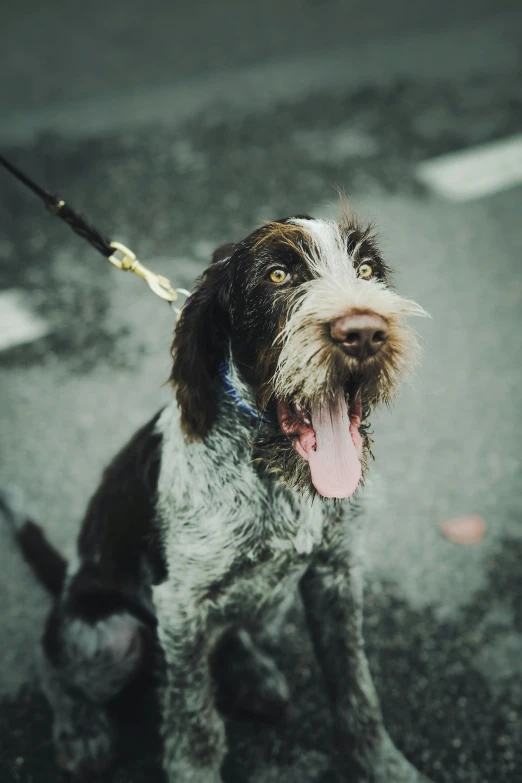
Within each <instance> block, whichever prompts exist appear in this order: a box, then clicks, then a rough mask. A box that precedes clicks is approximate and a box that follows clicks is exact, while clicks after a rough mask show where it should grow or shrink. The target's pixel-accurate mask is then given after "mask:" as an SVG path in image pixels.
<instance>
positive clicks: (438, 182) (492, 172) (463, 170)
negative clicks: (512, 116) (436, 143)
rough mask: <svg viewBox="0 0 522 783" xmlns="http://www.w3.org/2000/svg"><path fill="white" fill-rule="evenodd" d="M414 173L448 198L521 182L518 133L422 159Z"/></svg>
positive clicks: (473, 196)
mask: <svg viewBox="0 0 522 783" xmlns="http://www.w3.org/2000/svg"><path fill="white" fill-rule="evenodd" d="M416 176H417V178H418V179H419V180H420V181H421V182H423V183H424V184H425V185H427V186H428V187H429V188H431V189H432V190H434V191H435V192H436V193H439V194H440V195H442V196H444V197H445V198H448V199H451V200H452V201H470V200H472V199H476V198H482V197H483V196H489V195H491V194H493V193H497V192H498V191H501V190H506V189H507V188H511V187H513V186H515V185H522V134H517V135H516V136H510V137H508V138H506V139H500V140H498V141H491V142H488V143H487V144H481V145H480V146H478V147H473V148H471V149H467V150H462V151H461V152H452V153H450V154H449V155H441V156H440V157H438V158H433V159H432V160H427V161H424V163H420V164H419V165H418V166H417V167H416Z"/></svg>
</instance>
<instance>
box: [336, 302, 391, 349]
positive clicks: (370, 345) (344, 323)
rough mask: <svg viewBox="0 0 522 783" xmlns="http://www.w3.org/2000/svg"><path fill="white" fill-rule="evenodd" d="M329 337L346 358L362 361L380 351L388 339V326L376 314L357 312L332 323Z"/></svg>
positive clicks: (367, 311)
mask: <svg viewBox="0 0 522 783" xmlns="http://www.w3.org/2000/svg"><path fill="white" fill-rule="evenodd" d="M330 335H331V338H332V340H333V341H334V342H335V343H337V345H338V346H339V348H341V349H342V350H343V351H344V352H345V353H346V354H347V355H348V356H353V357H355V358H356V359H361V360H362V359H367V358H368V357H369V356H375V354H376V353H377V352H378V351H380V350H381V348H382V346H383V345H384V343H385V342H386V340H387V339H388V324H387V322H386V321H385V320H384V318H382V317H381V316H380V315H377V313H373V312H371V311H369V310H365V311H362V310H359V311H357V312H353V313H348V314H347V315H343V317H342V318H337V319H336V320H335V321H332V323H331V324H330Z"/></svg>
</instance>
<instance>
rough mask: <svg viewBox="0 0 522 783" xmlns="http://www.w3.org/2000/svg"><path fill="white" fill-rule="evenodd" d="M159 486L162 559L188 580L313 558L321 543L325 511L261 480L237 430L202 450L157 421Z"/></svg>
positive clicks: (172, 422) (167, 417)
mask: <svg viewBox="0 0 522 783" xmlns="http://www.w3.org/2000/svg"><path fill="white" fill-rule="evenodd" d="M163 419H164V420H163V427H164V435H163V439H164V446H163V454H162V463H161V469H160V476H159V483H158V502H159V505H158V507H159V511H160V516H161V518H162V520H163V523H164V525H165V528H166V538H167V558H168V560H169V565H170V566H171V567H173V566H177V567H178V568H180V569H182V570H183V571H184V573H185V574H186V575H187V577H188V578H189V579H190V578H191V576H194V578H197V579H198V580H199V578H200V577H201V573H200V574H199V575H198V576H196V574H195V572H198V571H199V572H204V573H205V574H206V579H205V581H206V582H207V583H208V582H210V581H216V580H219V579H220V578H222V577H223V575H224V574H225V573H227V572H229V571H230V570H231V569H236V568H237V564H238V563H240V562H241V563H244V564H245V566H247V565H248V564H250V565H252V566H255V565H256V564H258V563H261V562H266V561H270V560H272V559H278V558H279V557H280V556H284V559H286V560H288V558H293V557H296V558H298V559H301V558H303V557H306V555H309V554H311V553H312V551H313V549H314V548H315V547H316V546H318V545H319V544H320V542H321V540H322V536H323V532H324V528H325V525H326V524H327V523H328V512H329V508H328V506H327V504H325V503H319V502H315V503H314V502H312V501H311V500H310V499H309V498H307V497H303V496H301V495H299V494H297V493H295V492H292V491H290V490H288V489H286V488H284V487H280V486H278V485H277V484H276V483H275V482H274V481H273V480H272V479H261V478H260V477H259V476H258V474H257V473H256V470H255V468H254V466H253V465H252V462H251V453H250V450H249V448H248V447H247V446H246V445H245V444H246V443H247V439H246V438H245V435H244V433H243V432H241V431H238V432H234V431H231V430H230V428H228V429H227V431H226V434H225V433H222V432H220V431H219V429H218V430H217V431H216V433H215V434H214V435H213V437H211V438H209V439H208V440H207V442H206V443H205V444H189V445H187V444H186V443H185V442H184V440H183V438H182V436H181V434H180V432H179V428H178V426H177V421H176V417H175V414H174V413H173V412H171V411H169V412H168V413H167V412H165V414H164V417H163Z"/></svg>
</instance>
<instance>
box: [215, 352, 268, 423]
mask: <svg viewBox="0 0 522 783" xmlns="http://www.w3.org/2000/svg"><path fill="white" fill-rule="evenodd" d="M218 375H219V377H220V379H221V383H222V384H223V388H224V390H225V391H226V393H227V394H228V396H229V397H230V398H231V399H232V400H233V402H235V404H236V405H237V407H238V408H240V409H241V410H242V411H243V412H244V413H248V415H249V416H250V417H251V418H253V419H256V420H257V421H263V422H265V424H268V423H270V421H271V419H270V417H269V416H268V415H267V414H266V413H261V412H260V411H258V410H256V409H255V408H252V407H251V406H250V405H249V404H248V403H247V402H245V400H244V399H243V398H242V396H241V394H240V393H239V392H238V390H237V389H236V387H235V386H234V382H233V380H232V378H231V376H230V365H229V363H228V361H227V360H226V359H224V360H223V361H222V362H221V364H220V365H219V367H218Z"/></svg>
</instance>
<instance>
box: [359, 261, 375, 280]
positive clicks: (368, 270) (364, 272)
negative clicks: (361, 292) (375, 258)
mask: <svg viewBox="0 0 522 783" xmlns="http://www.w3.org/2000/svg"><path fill="white" fill-rule="evenodd" d="M357 277H362V278H363V280H369V279H370V277H373V269H372V267H371V266H370V264H361V265H360V266H359V267H358V268H357Z"/></svg>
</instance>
